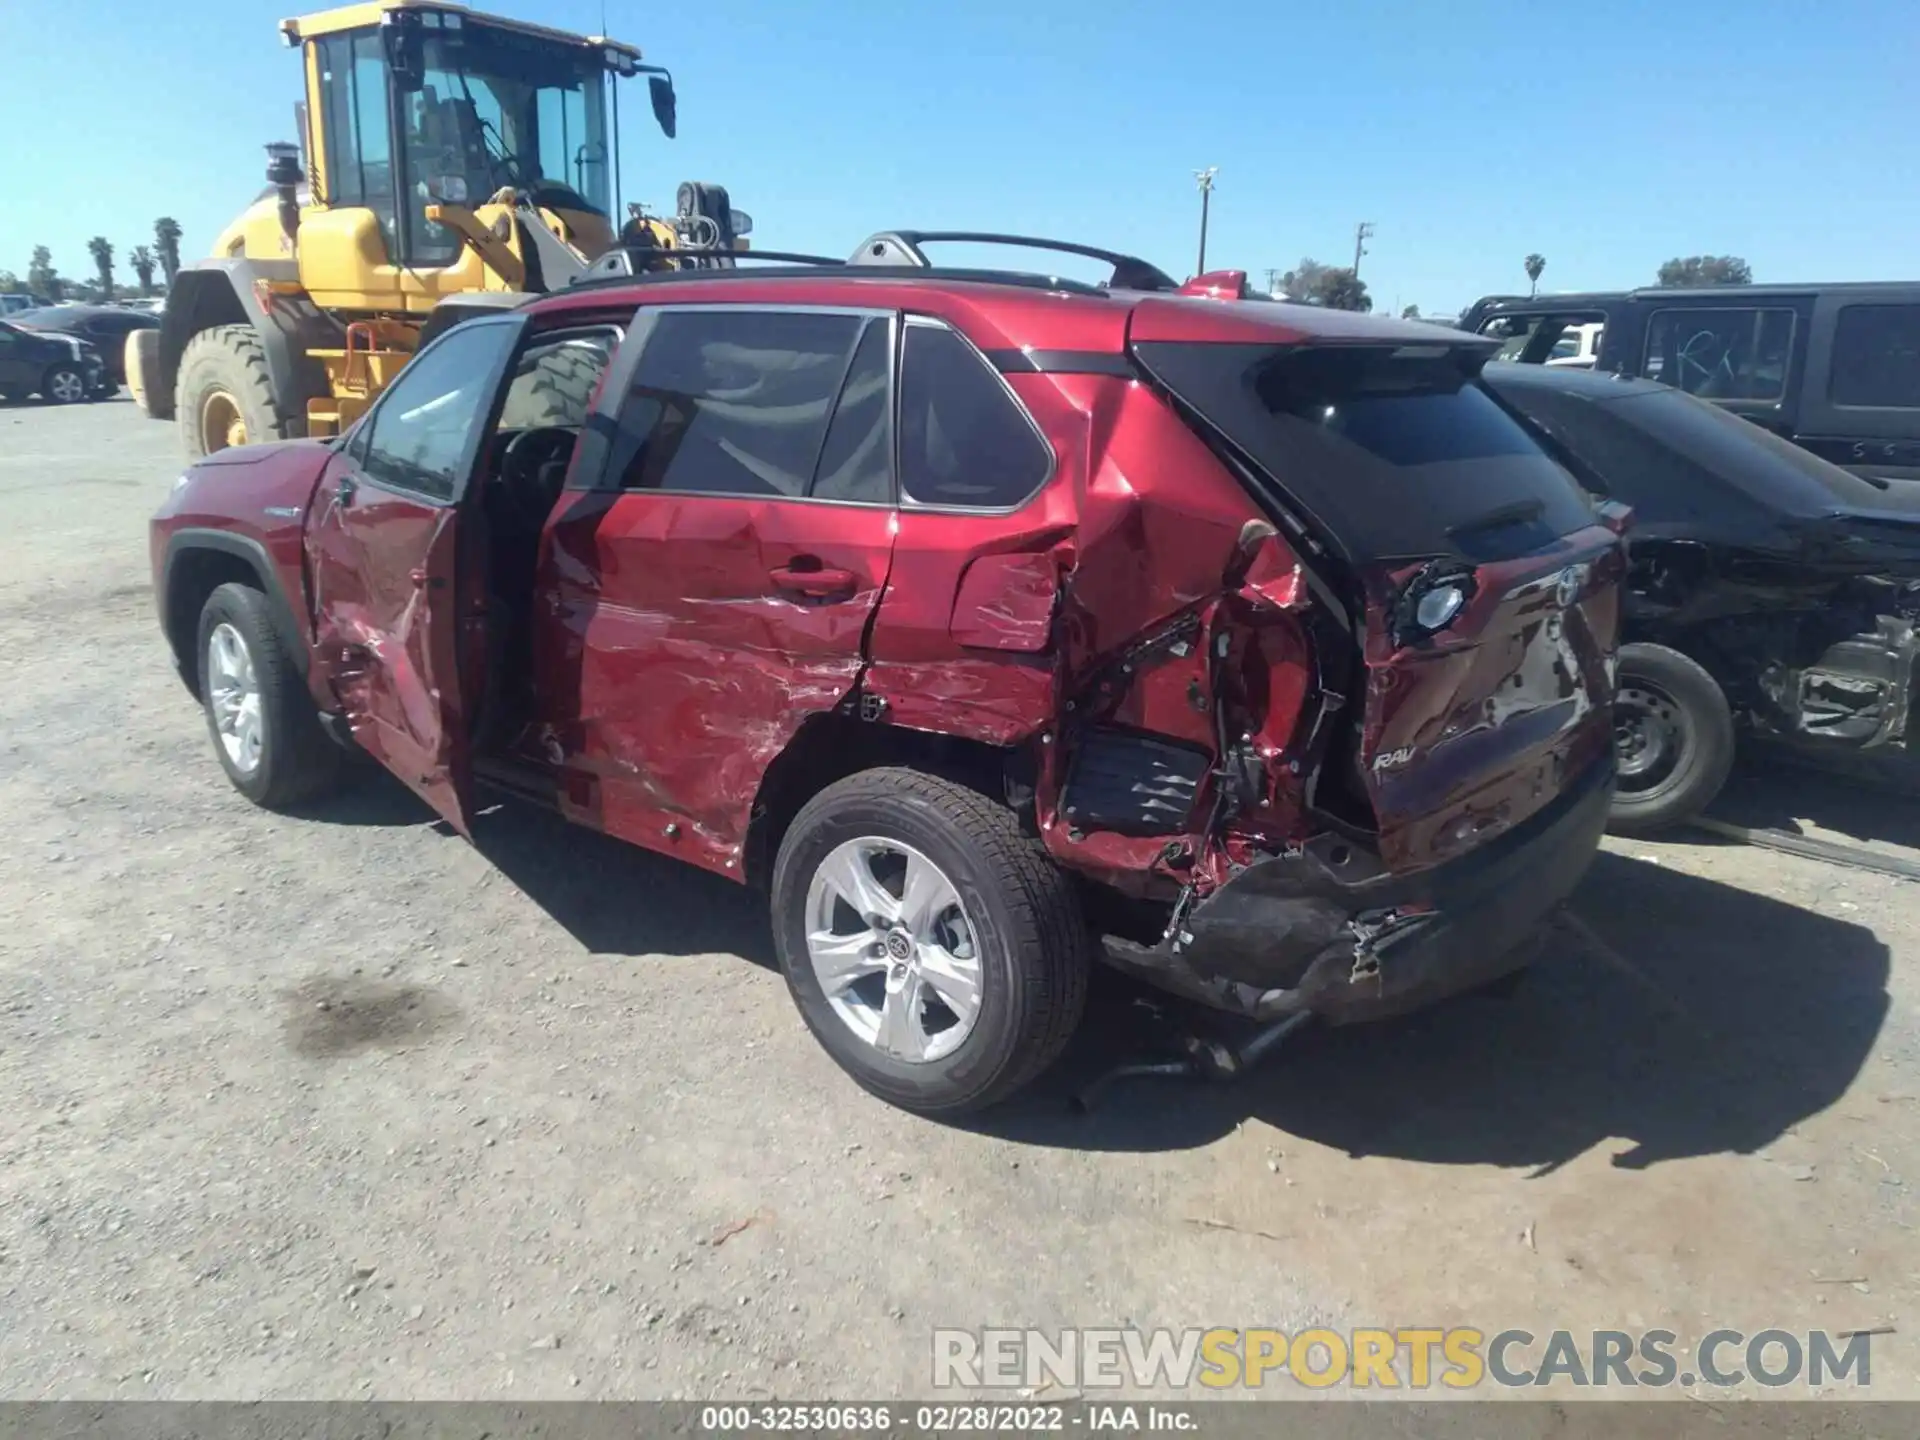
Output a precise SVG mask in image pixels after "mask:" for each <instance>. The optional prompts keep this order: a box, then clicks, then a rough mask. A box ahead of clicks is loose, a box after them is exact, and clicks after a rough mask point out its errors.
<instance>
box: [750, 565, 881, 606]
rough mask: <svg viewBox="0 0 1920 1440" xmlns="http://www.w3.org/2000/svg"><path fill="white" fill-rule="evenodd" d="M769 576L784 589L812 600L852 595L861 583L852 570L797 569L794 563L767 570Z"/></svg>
mask: <svg viewBox="0 0 1920 1440" xmlns="http://www.w3.org/2000/svg"><path fill="white" fill-rule="evenodd" d="M767 578H768V579H769V580H771V581H773V583H774V584H775V585H777V586H779V587H780V589H782V590H791V591H793V592H794V593H796V594H799V595H805V596H806V597H807V598H808V599H810V600H829V599H832V598H833V597H834V596H837V595H841V596H844V595H851V594H852V593H853V591H854V589H855V587H856V586H857V585H858V584H859V583H860V582H859V577H858V576H856V575H855V574H854V573H853V572H852V571H851V570H834V569H827V568H825V567H822V568H820V569H817V570H814V569H807V570H802V569H797V568H795V567H794V566H792V565H780V566H776V567H775V568H774V569H772V570H769V571H768V572H767Z"/></svg>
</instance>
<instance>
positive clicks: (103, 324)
mask: <svg viewBox="0 0 1920 1440" xmlns="http://www.w3.org/2000/svg"><path fill="white" fill-rule="evenodd" d="M7 318H8V319H9V320H11V321H13V323H14V324H16V325H26V326H28V327H30V328H32V329H35V330H51V331H55V332H57V333H59V334H62V335H75V336H78V337H79V338H80V339H82V340H85V341H86V342H87V343H88V344H90V345H92V346H93V347H94V348H95V349H97V350H98V351H99V352H100V360H101V363H102V364H103V365H104V366H105V367H106V376H107V379H108V381H109V382H110V383H111V384H112V385H113V387H114V388H115V389H118V388H119V387H120V386H122V385H124V384H126V383H127V361H126V354H127V336H128V335H130V334H132V333H133V332H134V331H135V330H158V329H159V328H160V317H159V316H158V315H149V314H147V313H146V311H144V310H128V309H126V308H125V307H124V306H120V305H47V306H43V307H41V308H40V309H38V310H22V311H20V312H19V313H18V314H14V315H9V316H8V317H7Z"/></svg>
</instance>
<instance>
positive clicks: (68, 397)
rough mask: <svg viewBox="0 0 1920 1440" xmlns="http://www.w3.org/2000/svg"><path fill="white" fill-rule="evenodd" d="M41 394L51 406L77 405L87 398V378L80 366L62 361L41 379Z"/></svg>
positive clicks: (50, 368)
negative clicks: (81, 371)
mask: <svg viewBox="0 0 1920 1440" xmlns="http://www.w3.org/2000/svg"><path fill="white" fill-rule="evenodd" d="M40 394H41V395H42V396H43V397H44V398H45V399H46V401H47V403H48V404H50V405H77V404H79V403H80V402H81V401H82V400H84V399H86V398H87V377H86V376H85V375H83V374H81V373H80V367H79V366H78V365H69V364H67V363H66V362H64V361H62V362H61V363H60V364H58V365H53V366H49V367H48V369H47V373H46V374H45V375H42V376H41V377H40Z"/></svg>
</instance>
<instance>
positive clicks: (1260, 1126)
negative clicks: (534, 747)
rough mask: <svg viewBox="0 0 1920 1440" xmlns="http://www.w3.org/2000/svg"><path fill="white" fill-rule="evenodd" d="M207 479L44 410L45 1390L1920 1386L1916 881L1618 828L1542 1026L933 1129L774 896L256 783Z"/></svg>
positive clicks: (35, 410) (383, 800) (637, 856)
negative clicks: (843, 1070)
mask: <svg viewBox="0 0 1920 1440" xmlns="http://www.w3.org/2000/svg"><path fill="white" fill-rule="evenodd" d="M176 453H177V452H176V449H175V440H174V436H173V433H172V431H171V428H170V427H168V426H164V425H159V424H153V423H149V422H146V421H144V420H142V419H141V418H140V417H139V416H138V415H137V413H136V412H135V410H134V409H133V407H132V406H131V405H130V404H128V403H126V402H125V401H121V402H117V403H113V404H109V405H101V406H89V407H80V408H75V409H71V410H55V409H49V408H42V407H38V406H19V407H11V408H0V1117H4V1118H3V1119H0V1396H6V1397H56V1396H87V1397H109V1396H120V1397H138V1396H173V1397H187V1396H192V1397H256V1396H271V1397H282V1396H349V1397H363V1396H368V1395H377V1396H382V1397H395V1398H401V1397H446V1398H453V1397H459V1398H481V1397H493V1396H515V1397H535V1396H563V1397H568V1398H586V1397H598V1396H636V1397H650V1396H669V1395H681V1396H767V1395H773V1396H780V1397H789V1398H792V1397H800V1398H807V1397H822V1396H827V1395H838V1396H847V1397H860V1396H865V1397H875V1396H883V1395H903V1394H916V1395H917V1394H925V1393H926V1392H927V1391H928V1388H929V1382H930V1342H929V1334H930V1331H931V1330H932V1328H933V1327H935V1326H938V1325H960V1326H979V1325H983V1324H996V1325H1018V1326H1037V1327H1043V1328H1053V1327H1059V1326H1065V1325H1123V1324H1133V1325H1143V1326H1154V1325H1167V1326H1177V1327H1184V1326H1191V1325H1227V1326H1244V1325H1275V1326H1279V1327H1281V1328H1284V1329H1288V1330H1292V1329H1295V1328H1297V1327H1300V1326H1303V1325H1305V1324H1307V1323H1309V1322H1315V1321H1321V1322H1326V1323H1329V1324H1332V1325H1335V1326H1337V1327H1340V1328H1346V1327H1349V1326H1359V1325H1384V1326H1390V1327H1391V1326H1409V1325H1441V1326H1443V1325H1448V1324H1473V1325H1477V1326H1480V1327H1482V1328H1485V1329H1487V1330H1494V1329H1498V1328H1503V1327H1506V1326H1522V1327H1525V1328H1529V1329H1532V1330H1534V1331H1536V1332H1545V1331H1548V1330H1551V1329H1553V1328H1556V1327H1560V1326H1564V1327H1568V1328H1572V1329H1575V1330H1586V1329H1590V1328H1593V1327H1596V1326H1598V1327H1619V1328H1624V1329H1637V1328H1641V1327H1659V1326H1665V1327H1667V1328H1671V1329H1673V1330H1675V1331H1678V1332H1680V1334H1681V1335H1682V1336H1683V1337H1685V1338H1694V1339H1697V1338H1698V1337H1699V1336H1700V1335H1701V1334H1702V1333H1703V1332H1704V1331H1706V1330H1708V1329H1711V1328H1714V1327H1715V1326H1728V1327H1733V1328H1739V1329H1743V1330H1746V1331H1749V1332H1752V1331H1757V1330H1759V1329H1762V1328H1766V1327H1769V1326H1780V1327H1783V1328H1786V1329H1789V1330H1799V1331H1802V1332H1804V1331H1806V1330H1808V1329H1810V1328H1825V1329H1830V1330H1840V1329H1848V1328H1856V1327H1886V1326H1891V1327H1893V1332H1894V1333H1892V1334H1887V1335H1882V1336H1879V1337H1877V1338H1876V1341H1875V1345H1876V1348H1875V1350H1874V1355H1873V1382H1874V1384H1873V1393H1875V1394H1878V1395H1893V1394H1899V1395H1908V1396H1911V1395H1917V1394H1920V1375H1917V1373H1916V1365H1915V1360H1914V1351H1913V1349H1912V1336H1913V1334H1914V1332H1915V1329H1916V1327H1917V1326H1920V1305H1917V1304H1916V1295H1917V1293H1920V1273H1917V1272H1920V1250H1917V1249H1916V1246H1915V1236H1914V1225H1915V1224H1916V1222H1920V1209H1917V1207H1916V1204H1915V1198H1914V1192H1915V1190H1916V1188H1920V1046H1917V1045H1916V1013H1915V1000H1916V993H1917V990H1920V986H1917V984H1916V974H1917V973H1920V972H1917V970H1916V966H1917V963H1920V889H1916V888H1915V887H1914V886H1912V885H1909V884H1905V883H1903V882H1901V881H1898V880H1895V879H1891V878H1886V877H1882V876H1878V875H1873V874H1867V873H1861V872H1858V871H1850V870H1846V869H1841V868H1836V867H1833V866H1830V865H1824V864H1820V863H1817V862H1813V861H1808V860H1802V859H1798V858H1793V857H1788V856H1781V855H1773V854H1768V853H1764V852H1760V851H1755V850H1750V849H1744V848H1739V847H1729V846H1723V845H1718V844H1714V843H1707V842H1689V843H1675V844H1648V843H1637V842H1636V843H1622V842H1613V841H1610V842H1609V843H1608V845H1607V850H1606V853H1605V855H1604V856H1603V857H1602V859H1601V861H1600V862H1599V864H1598V865H1597V866H1596V868H1595V870H1594V872H1593V874H1592V877H1591V879H1590V880H1589V882H1588V883H1587V884H1586V886H1585V888H1584V889H1583V891H1582V892H1581V894H1580V896H1579V899H1578V904H1577V917H1578V918H1577V922H1576V923H1575V924H1574V925H1572V926H1570V927H1568V928H1567V929H1564V930H1562V931H1561V932H1559V933H1558V934H1557V935H1556V937H1555V939H1554V942H1553V945H1552V947H1551V950H1550V953H1549V954H1548V955H1547V957H1546V958H1545V960H1544V961H1543V963H1542V964H1541V965H1540V967H1539V968H1538V969H1537V970H1536V972H1534V973H1533V974H1532V975H1531V976H1530V977H1529V979H1528V980H1527V982H1526V983H1525V984H1524V985H1523V986H1522V987H1521V988H1520V990H1519V992H1518V993H1517V994H1516V995H1515V996H1514V997H1513V998H1511V999H1507V1000H1496V999H1476V1000H1471V1001H1466V1002H1461V1003H1459V1004H1456V1005H1454V1006H1451V1007H1448V1008H1446V1009H1444V1010H1441V1011H1438V1012H1435V1013H1432V1014H1430V1015H1428V1016H1425V1017H1423V1018H1420V1019H1418V1020H1415V1021H1413V1022H1410V1023H1406V1024H1398V1025H1393V1026H1389V1027H1384V1028H1378V1029H1374V1030H1371V1031H1365V1032H1354V1031H1349V1032H1339V1033H1334V1032H1328V1033H1321V1034H1313V1035H1309V1036H1307V1037H1305V1038H1303V1039H1302V1040H1301V1041H1300V1043H1298V1044H1297V1046H1296V1047H1295V1048H1294V1049H1293V1050H1292V1051H1291V1052H1290V1053H1289V1054H1287V1055H1286V1056H1284V1057H1282V1058H1281V1059H1279V1060H1278V1061H1277V1062H1276V1063H1274V1064H1273V1065H1272V1067H1271V1068H1270V1069H1268V1070H1266V1071H1264V1072H1263V1073H1260V1074H1259V1075H1257V1076H1256V1077H1254V1078H1253V1079H1252V1080H1251V1081H1250V1082H1249V1083H1246V1084H1244V1085H1242V1086H1240V1087H1237V1088H1221V1089H1200V1088H1193V1087H1186V1086H1180V1085H1175V1084H1166V1083H1161V1084H1159V1085H1158V1086H1157V1087H1156V1085H1155V1084H1152V1083H1149V1084H1143V1085H1139V1086H1135V1087H1132V1088H1127V1089H1124V1090H1121V1091H1118V1092H1116V1093H1115V1094H1114V1095H1113V1096H1112V1098H1111V1099H1110V1100H1109V1101H1108V1102H1107V1103H1106V1104H1105V1105H1103V1106H1102V1107H1101V1108H1099V1109H1097V1110H1096V1111H1095V1112H1094V1113H1093V1114H1091V1115H1089V1116H1084V1117H1081V1116H1075V1115H1072V1114H1070V1113H1068V1110H1067V1107H1066V1105H1065V1097H1066V1096H1067V1094H1068V1093H1069V1092H1070V1090H1071V1088H1072V1085H1073V1084H1074V1082H1075V1079H1076V1077H1084V1076H1085V1075H1087V1074H1089V1073H1091V1071H1092V1070H1093V1069H1094V1068H1096V1067H1097V1066H1098V1065H1099V1064H1100V1063H1101V1062H1102V1061H1103V1060H1111V1059H1113V1058H1115V1057H1116V1055H1117V1054H1119V1053H1120V1052H1122V1051H1124V1050H1125V1049H1126V1047H1127V1046H1129V1045H1131V1044H1134V1043H1136V1041H1137V1040H1138V1039H1139V1038H1140V1036H1141V1035H1142V1034H1143V1033H1144V1032H1143V1027H1144V1026H1146V1025H1148V1023H1149V1020H1148V1017H1146V1016H1145V1014H1144V1012H1142V1011H1141V1010H1140V1009H1139V1007H1137V1006H1135V1005H1133V1004H1132V1003H1131V1001H1132V999H1133V993H1134V992H1131V991H1129V990H1127V989H1126V988H1125V987H1123V986H1121V985H1119V984H1118V983H1108V984H1102V985H1101V986H1100V987H1099V988H1098V990H1097V993H1096V1004H1095V1012H1094V1022H1093V1023H1092V1024H1090V1026H1089V1027H1088V1030H1087V1031H1086V1032H1085V1034H1084V1035H1083V1043H1082V1044H1081V1045H1080V1046H1079V1047H1078V1048H1077V1049H1076V1051H1075V1052H1074V1053H1073V1055H1072V1056H1071V1057H1070V1060H1069V1062H1068V1063H1067V1065H1066V1067H1065V1068H1064V1070H1063V1072H1062V1073H1061V1074H1059V1075H1056V1076H1055V1077H1053V1078H1052V1079H1050V1080H1049V1081H1047V1082H1046V1083H1044V1084H1043V1085H1042V1086H1041V1087H1040V1089H1039V1091H1038V1092H1037V1093H1035V1094H1033V1095H1032V1096H1031V1097H1029V1098H1027V1099H1025V1100H1024V1101H1022V1102H1020V1103H1018V1104H1017V1105H1015V1106H1014V1107H1012V1108H1010V1109H1007V1110H1005V1111H1003V1112H1001V1113H998V1114H996V1115H993V1116H992V1117H990V1118H989V1119H987V1120H986V1121H984V1122H982V1123H981V1124H979V1125H978V1126H977V1127H974V1128H966V1129H961V1128H952V1127H945V1126H940V1125H935V1124H930V1123H927V1122H924V1121H921V1120H917V1119H914V1118H911V1117H909V1116H906V1115H903V1114H900V1113H897V1112H894V1111H891V1110H888V1109H886V1108H883V1107H882V1106H881V1105H879V1104H878V1103H877V1102H875V1101H873V1100H871V1099H869V1098H867V1097H866V1096H865V1095H863V1094H862V1093H861V1092H860V1091H859V1090H857V1089H856V1088H854V1087H853V1086H852V1085H851V1084H850V1083H848V1082H847V1081H845V1080H844V1079H843V1078H842V1077H841V1075H840V1074H839V1072H838V1071H837V1070H835V1069H834V1068H833V1067H832V1065H831V1064H830V1063H829V1062H828V1060H827V1059H826V1057H825V1056H824V1055H823V1054H822V1053H821V1052H820V1050H819V1049H818V1048H817V1047H816V1046H815V1045H814V1044H813V1042H812V1041H811V1040H810V1039H809V1038H808V1037H807V1035H806V1033H805V1032H804V1030H803V1029H802V1027H801V1025H800V1023H799V1021H798V1019H797V1018H796V1016H795V1015H794V1013H793V1011H792V1009H791V1007H790V1005H789V1002H788V999H787V996H786V993H785V990H784V987H783V985H782V983H781V980H780V978H779V976H778V974H777V973H776V972H775V971H774V970H773V969H772V968H771V967H770V963H769V945H768V939H767V935H766V932H765V926H764V923H763V920H762V913H761V910H760V908H759V906H758V904H757V902H756V900H755V899H754V898H753V897H751V896H750V895H748V894H746V893H744V892H742V891H739V890H736V889H735V888H733V887H732V886H730V885H729V884H727V883H726V882H723V881H721V880H718V879H714V878H712V877H709V876H705V875H702V874H699V873H696V872H693V871H691V870H686V869H681V868H677V867H675V866H674V865H672V864H670V863H668V862H665V861H661V860H656V859H654V858H652V857H650V856H648V855H645V854H642V853H639V852H637V851H632V850H629V849H626V848H624V847H622V846H620V845H618V844H615V843H612V842H609V841H606V840H603V839H601V838H598V837H595V836H593V835H590V834H586V833H584V832H579V831H573V830H569V829H567V828H565V827H564V826H562V825H561V824H560V823H559V822H557V821H556V820H554V819H551V818H549V817H547V816H545V815H543V814H541V813H539V812H537V811H534V810H532V809H529V808H526V807H523V806H519V805H506V806H502V807H500V808H497V809H495V810H492V811H490V812H489V813H488V814H487V815H486V816H485V817H484V820H483V823H482V825H481V827H480V830H479V844H478V846H477V847H475V846H471V845H469V844H467V843H466V842H464V841H461V840H459V839H457V838H454V837H452V836H451V835H449V834H448V833H447V832H446V831H445V830H444V829H443V828H442V827H440V826H438V825H437V824H436V823H435V822H434V821H433V820H432V817H431V816H430V815H429V814H428V813H427V812H426V811H425V809H424V808H423V807H421V806H420V805H418V804H417V803H415V802H414V801H413V799H412V798H411V797H410V796H409V795H407V794H406V793H405V792H404V791H403V790H401V789H400V788H399V787H398V786H397V785H393V784H389V783H386V782H385V780H384V777H380V778H378V779H373V780H370V781H369V782H368V783H367V784H365V785H363V786H361V787H360V788H358V789H357V790H356V791H355V792H353V793H352V794H351V795H349V796H347V797H345V798H343V799H341V800H339V801H336V802H334V803H332V804H330V805H329V806H328V807H327V808H325V809H323V810H321V811H319V812H317V813H315V814H313V815H311V816H309V817H306V818H300V819H286V818H280V817H276V816H272V815H268V814H264V813H262V812H260V811H257V810H255V809H253V808H251V807H250V806H249V805H248V804H246V803H245V802H244V801H243V800H242V799H241V798H240V797H239V796H238V795H237V794H235V793H234V792H233V791H232V790H230V789H229V787H228V786H227V784H226V782H225V780H224V779H223V777H222V776H221V774H220V771H219V769H218V768H217V766H216V765H215V763H214V761H213V758H212V756H211V754H210V752H209V747H208V740H207V737H206V733H205V730H204V728H203V724H202V721H201V719H200V715H199V712H198V710H197V709H196V708H195V705H194V703H193V702H192V700H191V699H190V698H189V697H188V696H187V695H186V693H185V692H184V691H183V690H182V689H181V687H180V685H179V683H178V681H177V680H176V679H175V678H174V676H173V674H172V671H171V669H170V668H169V666H168V663H167V659H166V656H165V653H164V649H163V646H162V644H161V641H160V639H159V636H158V633H157V630H156V627H155V623H154V618H153V613H152V603H151V597H150V594H149V585H148V572H147V559H146V520H147V516H148V515H149V513H150V512H151V510H152V509H153V507H154V506H155V504H156V503H157V502H158V500H159V499H160V497H161V495H162V494H163V493H164V491H165V489H166V486H167V484H168V483H169V482H170V481H171V480H172V478H173V477H174V475H175V474H176V473H177V471H178V468H179V466H178V462H177V460H176ZM1755 793H1760V792H1757V791H1753V790H1751V789H1750V790H1749V792H1748V794H1749V795H1751V794H1755ZM1778 795H1779V796H1780V797H1782V798H1777V799H1776V800H1775V801H1773V802H1770V803H1774V804H1776V805H1783V806H1786V807H1788V808H1789V810H1791V811H1792V812H1793V814H1794V815H1795V817H1796V818H1801V819H1803V820H1806V821H1808V822H1809V823H1812V824H1816V825H1817V826H1819V827H1821V828H1822V830H1823V833H1826V832H1836V833H1855V834H1863V835H1864V838H1868V839H1871V840H1873V841H1874V842H1875V843H1877V844H1881V845H1883V846H1888V847H1894V848H1900V849H1902V850H1903V851H1904V853H1907V854H1913V853H1915V852H1914V848H1913V847H1914V844H1915V842H1916V840H1920V820H1917V819H1916V817H1917V816H1920V804H1910V805H1907V806H1905V807H1902V806H1899V805H1895V804H1884V803H1883V804H1882V805H1881V806H1880V807H1879V813H1873V812H1872V811H1871V810H1870V809H1869V807H1868V806H1867V804H1866V802H1865V800H1864V799H1862V798H1861V797H1849V796H1848V795H1846V794H1844V793H1841V792H1837V791H1835V790H1833V789H1832V788H1831V787H1827V788H1824V789H1823V788H1821V787H1819V786H1811V787H1809V786H1805V785H1802V784H1799V783H1798V782H1796V783H1795V784H1794V785H1793V786H1789V787H1786V788H1785V789H1782V790H1780V791H1779V792H1778ZM1849 827H1852V828H1851V831H1850V830H1849ZM1863 827H1864V829H1863ZM1791 1393H1798V1394H1804V1393H1805V1391H1804V1390H1800V1391H1796V1392H1791Z"/></svg>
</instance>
